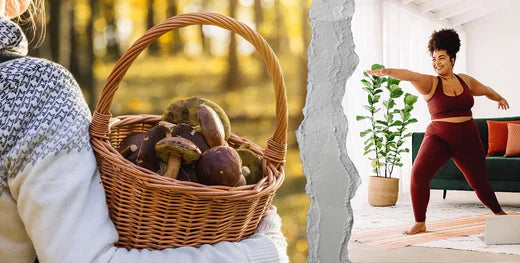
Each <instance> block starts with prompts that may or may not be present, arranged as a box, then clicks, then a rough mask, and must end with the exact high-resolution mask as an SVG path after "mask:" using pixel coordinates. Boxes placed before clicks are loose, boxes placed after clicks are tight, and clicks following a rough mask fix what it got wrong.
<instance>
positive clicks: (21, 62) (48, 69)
mask: <svg viewBox="0 0 520 263" xmlns="http://www.w3.org/2000/svg"><path fill="white" fill-rule="evenodd" d="M16 62H18V63H16V64H17V66H18V67H20V68H24V69H27V70H34V71H35V72H36V73H38V72H40V73H52V74H54V75H60V74H63V75H70V72H69V71H68V70H67V69H66V68H65V67H64V66H62V65H60V64H58V63H56V62H53V61H50V60H48V59H45V58H36V57H29V56H26V57H20V58H18V59H16Z"/></svg>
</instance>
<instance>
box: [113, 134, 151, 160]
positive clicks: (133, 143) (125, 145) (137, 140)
mask: <svg viewBox="0 0 520 263" xmlns="http://www.w3.org/2000/svg"><path fill="white" fill-rule="evenodd" d="M145 136H146V133H144V132H135V133H130V134H129V135H127V136H126V137H125V138H123V140H121V142H120V143H119V153H120V154H121V155H122V156H123V157H124V158H126V159H127V160H129V161H131V162H133V163H136V162H137V155H138V154H139V151H138V150H139V148H140V147H141V143H143V140H144V137H145Z"/></svg>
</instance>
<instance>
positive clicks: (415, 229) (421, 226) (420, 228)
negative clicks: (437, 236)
mask: <svg viewBox="0 0 520 263" xmlns="http://www.w3.org/2000/svg"><path fill="white" fill-rule="evenodd" d="M424 231H426V223H425V222H416V223H415V225H414V226H412V228H411V229H410V230H408V231H404V234H406V235H415V234H417V233H422V232H424Z"/></svg>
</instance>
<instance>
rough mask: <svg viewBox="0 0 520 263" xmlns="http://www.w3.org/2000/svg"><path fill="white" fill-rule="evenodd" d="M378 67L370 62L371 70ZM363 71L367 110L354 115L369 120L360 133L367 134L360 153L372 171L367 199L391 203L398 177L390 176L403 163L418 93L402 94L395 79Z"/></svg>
mask: <svg viewBox="0 0 520 263" xmlns="http://www.w3.org/2000/svg"><path fill="white" fill-rule="evenodd" d="M380 68H384V66H382V65H379V64H374V65H372V70H376V69H380ZM363 74H364V76H365V78H364V79H362V80H361V82H362V83H363V90H365V91H366V92H367V93H368V97H367V100H368V104H367V105H364V107H365V109H366V110H367V111H368V113H369V114H367V115H361V116H356V120H357V121H361V120H365V121H368V122H369V124H370V128H368V129H366V130H364V131H362V132H361V133H360V136H361V137H362V138H366V140H365V142H364V145H365V148H364V153H363V155H368V156H369V157H368V159H369V160H370V161H371V162H372V168H373V170H372V171H373V173H374V174H375V176H371V177H370V180H369V187H368V202H369V203H370V205H372V206H391V205H395V203H396V202H397V196H398V193H399V178H392V174H393V172H394V168H395V167H396V166H399V167H402V166H403V163H402V162H401V154H402V153H403V152H409V151H410V150H409V149H408V148H406V147H404V146H403V144H404V140H405V139H406V138H407V137H410V136H412V133H411V132H407V131H406V130H407V127H408V125H410V124H412V123H415V122H417V120H416V119H415V118H411V111H412V110H413V105H414V104H415V103H416V102H417V96H414V95H412V94H410V93H406V94H404V92H403V90H402V89H401V88H400V87H399V82H400V81H399V80H397V79H393V78H390V77H378V76H370V75H368V74H367V73H366V72H363ZM385 84H386V85H385ZM403 94H404V97H403ZM401 98H402V102H403V104H402V107H400V108H398V105H397V102H398V101H399V100H400V99H401Z"/></svg>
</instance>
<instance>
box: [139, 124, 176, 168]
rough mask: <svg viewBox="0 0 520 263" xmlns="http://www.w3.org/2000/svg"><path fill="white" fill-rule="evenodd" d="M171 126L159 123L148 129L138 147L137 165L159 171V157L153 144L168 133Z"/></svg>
mask: <svg viewBox="0 0 520 263" xmlns="http://www.w3.org/2000/svg"><path fill="white" fill-rule="evenodd" d="M171 128H172V127H170V126H168V125H163V124H162V123H161V124H158V125H156V126H154V127H152V128H151V129H150V130H148V132H147V133H146V136H145V138H144V140H143V143H142V144H141V148H140V149H139V154H138V157H137V165H139V166H141V167H143V168H146V169H148V170H150V171H154V172H157V171H159V169H160V165H159V158H158V156H157V153H156V152H155V144H156V143H157V142H158V141H160V140H162V139H163V138H165V137H167V136H168V135H170V134H171Z"/></svg>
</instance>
